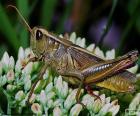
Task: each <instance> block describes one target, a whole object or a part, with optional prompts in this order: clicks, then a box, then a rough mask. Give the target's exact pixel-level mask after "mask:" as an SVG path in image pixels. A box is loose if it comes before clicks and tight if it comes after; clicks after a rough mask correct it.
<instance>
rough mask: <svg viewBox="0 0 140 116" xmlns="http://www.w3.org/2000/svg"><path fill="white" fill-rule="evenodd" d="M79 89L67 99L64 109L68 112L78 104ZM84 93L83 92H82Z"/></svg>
mask: <svg viewBox="0 0 140 116" xmlns="http://www.w3.org/2000/svg"><path fill="white" fill-rule="evenodd" d="M77 90H78V89H74V90H73V91H72V92H71V93H70V94H69V95H68V97H67V98H66V100H65V102H64V107H65V109H66V110H69V109H70V108H71V106H72V105H73V104H75V103H76V93H77ZM81 92H82V93H83V90H82V91H81Z"/></svg>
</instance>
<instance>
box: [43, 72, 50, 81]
mask: <svg viewBox="0 0 140 116" xmlns="http://www.w3.org/2000/svg"><path fill="white" fill-rule="evenodd" d="M48 77H49V70H46V72H45V74H44V75H43V79H48Z"/></svg>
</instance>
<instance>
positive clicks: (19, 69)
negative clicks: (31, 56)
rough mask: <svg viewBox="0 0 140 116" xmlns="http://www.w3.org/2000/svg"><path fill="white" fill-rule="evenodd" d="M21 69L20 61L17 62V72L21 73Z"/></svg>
mask: <svg viewBox="0 0 140 116" xmlns="http://www.w3.org/2000/svg"><path fill="white" fill-rule="evenodd" d="M21 68H22V65H21V60H19V59H18V60H17V62H16V66H15V71H16V72H21Z"/></svg>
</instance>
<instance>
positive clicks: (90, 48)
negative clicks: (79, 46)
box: [86, 44, 95, 52]
mask: <svg viewBox="0 0 140 116" xmlns="http://www.w3.org/2000/svg"><path fill="white" fill-rule="evenodd" d="M94 48H95V44H90V45H89V46H88V47H87V48H86V49H87V50H88V51H90V52H92V51H93V50H94Z"/></svg>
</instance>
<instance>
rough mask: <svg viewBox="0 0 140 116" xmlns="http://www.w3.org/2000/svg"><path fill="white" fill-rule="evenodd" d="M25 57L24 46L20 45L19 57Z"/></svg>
mask: <svg viewBox="0 0 140 116" xmlns="http://www.w3.org/2000/svg"><path fill="white" fill-rule="evenodd" d="M24 58H25V52H24V49H23V48H22V47H20V48H19V51H18V59H19V60H21V59H24Z"/></svg>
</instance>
